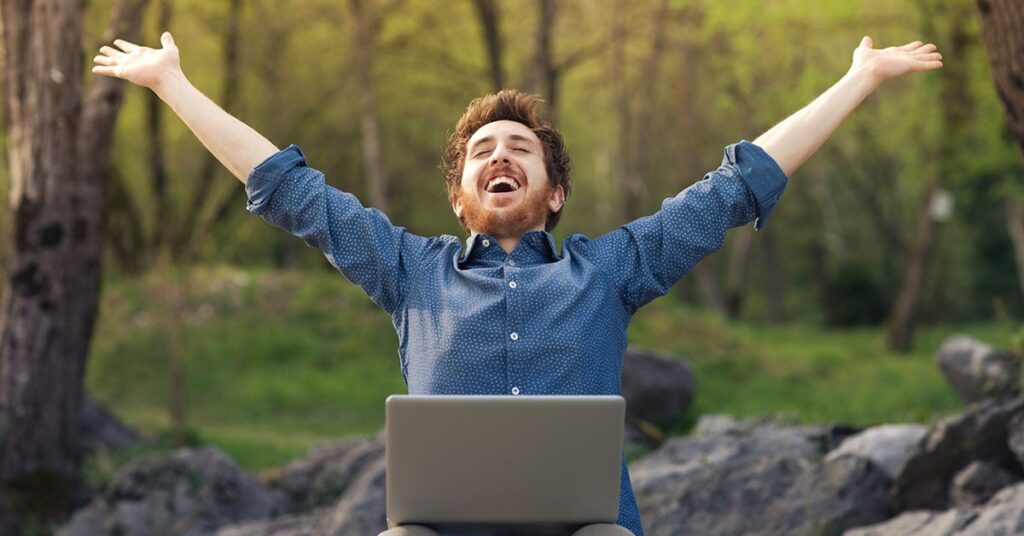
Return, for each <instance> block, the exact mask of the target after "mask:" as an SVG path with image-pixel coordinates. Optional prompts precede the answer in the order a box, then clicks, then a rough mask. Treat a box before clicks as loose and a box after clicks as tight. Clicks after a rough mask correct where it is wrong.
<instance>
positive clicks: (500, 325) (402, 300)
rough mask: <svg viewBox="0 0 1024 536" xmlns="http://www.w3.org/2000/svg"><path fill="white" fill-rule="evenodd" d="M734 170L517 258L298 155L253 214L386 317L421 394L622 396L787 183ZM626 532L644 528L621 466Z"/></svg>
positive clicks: (741, 151) (255, 189) (538, 243)
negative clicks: (631, 355) (669, 310)
mask: <svg viewBox="0 0 1024 536" xmlns="http://www.w3.org/2000/svg"><path fill="white" fill-rule="evenodd" d="M724 152H725V157H724V158H723V160H722V165H721V166H720V167H719V168H718V169H717V170H715V171H712V172H710V173H708V174H707V175H706V176H705V177H704V179H703V180H701V181H699V182H697V183H695V184H693V185H691V186H690V187H688V188H686V189H685V190H683V191H682V192H681V193H679V194H678V195H677V196H675V197H672V198H669V199H666V200H665V201H664V202H663V203H662V206H661V210H659V211H658V212H656V213H655V214H653V215H651V216H647V217H643V218H640V219H637V220H635V221H632V222H630V223H628V224H626V225H623V226H622V227H620V228H618V229H616V230H614V231H612V232H610V233H608V234H606V235H603V236H600V237H598V238H595V239H593V240H591V239H588V238H587V237H586V236H583V235H573V236H570V237H568V238H566V239H565V240H564V242H563V244H562V251H561V253H559V252H558V251H557V249H556V247H555V243H554V239H553V238H552V236H551V235H550V234H549V233H546V232H541V231H534V232H530V233H527V234H526V235H524V236H523V238H522V240H521V241H520V243H519V244H518V246H516V248H515V250H514V251H512V252H511V253H506V252H505V251H504V250H503V249H502V248H501V246H500V245H498V242H497V241H496V240H495V239H494V238H493V237H490V236H487V235H484V234H480V235H475V236H472V237H470V238H469V239H468V241H467V243H466V246H465V247H463V245H462V243H461V241H460V240H459V239H458V238H457V237H454V236H447V235H445V236H439V237H423V236H417V235H415V234H412V233H410V232H408V231H407V230H406V229H404V228H402V227H398V226H395V225H393V224H391V222H390V221H389V220H388V218H387V217H386V216H385V215H384V214H383V213H381V212H380V211H379V210H376V209H372V208H365V207H363V206H362V205H361V204H360V202H359V201H358V200H357V199H356V198H355V197H354V196H353V195H351V194H349V193H346V192H342V191H340V190H337V189H335V188H333V187H331V186H328V185H327V184H326V183H325V182H324V175H323V173H321V172H320V171H318V170H316V169H314V168H311V167H308V166H307V165H306V160H305V156H304V155H303V153H302V151H301V150H300V149H299V148H298V147H297V146H296V145H294V144H293V145H290V146H289V147H287V148H286V149H284V150H282V151H280V152H278V153H276V154H275V155H273V156H271V157H269V158H268V159H266V160H265V161H263V162H262V163H260V164H259V165H258V166H257V167H256V168H255V169H254V170H253V171H252V173H251V174H250V176H249V179H248V182H247V184H246V194H247V195H248V203H247V208H248V210H249V211H250V212H252V213H254V214H257V215H259V216H260V217H262V218H263V219H265V220H266V221H268V222H270V223H271V224H273V225H275V226H278V227H280V228H282V229H284V230H286V231H288V232H290V233H292V234H294V235H296V236H298V237H300V238H302V239H303V240H304V241H305V242H306V244H308V245H309V246H311V247H315V248H319V249H320V250H322V251H323V253H324V255H326V257H327V259H328V260H329V261H330V263H331V264H332V265H333V266H334V267H335V268H337V269H338V270H339V271H340V272H341V273H342V274H343V275H344V276H345V277H346V278H348V279H349V280H351V281H352V282H353V283H355V284H356V285H359V286H360V287H361V288H362V289H363V290H364V291H365V292H366V293H367V295H369V297H370V299H372V300H373V301H374V303H376V304H377V305H379V306H380V307H381V308H383V309H384V310H385V311H387V312H388V313H389V314H390V315H391V318H392V320H393V323H394V327H395V331H396V332H397V334H398V340H399V350H398V354H399V355H398V357H399V361H400V364H401V371H402V376H403V378H404V379H405V382H406V384H407V385H408V388H409V393H410V394H438V395H440V394H480V395H484V394H486V395H496V394H500V395H617V394H619V393H620V391H619V380H620V375H621V370H622V358H623V353H624V352H625V349H626V342H627V340H626V328H627V326H628V325H629V321H630V319H631V318H632V316H633V314H634V313H635V312H636V311H637V310H638V309H639V308H640V307H642V306H643V305H644V304H646V303H648V302H650V301H651V300H653V299H655V298H657V297H659V296H662V295H664V294H666V293H667V292H668V291H669V289H670V288H671V286H672V285H673V283H675V282H676V281H677V280H678V279H680V278H681V277H683V275H684V274H686V273H687V272H688V271H690V269H692V268H693V267H694V266H695V265H696V264H697V263H698V262H699V261H700V260H701V259H702V258H704V257H705V256H707V255H710V254H711V253H714V252H715V251H717V250H719V249H720V248H721V247H722V245H723V241H724V240H725V233H726V230H728V229H729V228H731V227H736V226H740V225H744V224H746V223H748V222H750V221H752V220H755V219H756V220H757V221H756V223H755V229H760V228H761V227H763V226H764V224H765V220H766V218H767V217H768V215H769V214H770V213H771V211H772V208H773V207H774V205H775V204H776V203H777V202H778V201H779V198H780V196H781V195H782V192H783V190H785V188H786V183H787V179H786V176H785V174H784V173H783V172H782V170H781V169H780V168H779V166H778V165H777V164H776V162H775V161H774V160H773V159H772V158H771V157H770V156H769V155H768V154H767V153H765V152H764V151H763V150H762V149H761V148H760V147H758V146H756V145H754V144H752V143H750V142H748V141H745V140H744V141H741V142H739V143H736V144H732V145H729V146H727V147H726V148H725V151H724ZM618 524H619V525H622V526H624V527H626V528H628V529H630V530H631V531H632V532H633V533H634V534H636V535H637V536H642V534H643V528H642V526H641V523H640V514H639V511H638V510H637V505H636V499H635V498H634V495H633V489H632V486H631V485H630V481H629V472H628V469H627V467H626V462H625V459H623V462H622V477H621V494H620V508H619V519H618Z"/></svg>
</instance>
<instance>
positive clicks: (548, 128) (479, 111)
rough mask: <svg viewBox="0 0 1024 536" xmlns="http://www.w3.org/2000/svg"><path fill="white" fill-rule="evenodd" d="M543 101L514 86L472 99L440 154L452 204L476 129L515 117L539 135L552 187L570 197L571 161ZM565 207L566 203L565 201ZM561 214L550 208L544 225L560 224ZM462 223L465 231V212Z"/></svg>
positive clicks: (550, 226) (455, 197) (567, 197)
mask: <svg viewBox="0 0 1024 536" xmlns="http://www.w3.org/2000/svg"><path fill="white" fill-rule="evenodd" d="M542 102H544V100H543V99H542V98H540V96H538V95H530V94H527V93H523V92H521V91H517V90H514V89H503V90H501V91H499V92H497V93H494V94H491V95H485V96H483V97H478V98H476V99H473V100H472V101H471V102H470V103H469V107H468V108H466V113H464V114H462V117H460V118H459V122H458V123H456V124H455V131H454V132H452V133H451V135H450V136H448V146H447V147H446V148H445V150H444V154H443V155H442V156H441V165H440V168H441V171H442V172H444V182H445V186H446V187H447V189H448V201H449V202H450V203H452V204H454V203H455V200H456V199H457V198H458V195H459V189H460V188H461V185H462V169H463V166H464V165H465V163H466V145H467V144H468V143H469V139H470V138H471V137H472V136H473V133H474V132H476V131H477V130H479V129H480V127H482V126H484V125H486V124H488V123H493V122H495V121H503V120H507V121H515V122H517V123H522V124H523V125H526V127H527V128H529V129H530V130H531V131H533V133H534V134H536V135H537V137H538V138H540V142H541V145H542V146H543V147H544V163H545V168H546V169H547V172H548V180H549V181H550V182H551V187H552V188H557V187H559V186H561V187H562V189H563V190H564V191H565V198H566V199H569V193H570V192H571V191H572V178H571V177H570V176H569V173H570V170H571V168H572V161H571V160H570V158H569V153H568V151H567V150H566V148H565V142H564V141H562V135H561V134H560V133H559V132H558V130H556V129H555V126H554V125H552V124H551V122H550V121H548V120H547V119H544V118H543V117H541V116H540V114H539V113H538V111H537V108H538V107H539V105H540V104H541V103H542ZM562 207H563V208H564V207H565V205H564V204H563V205H562ZM561 217H562V209H561V208H560V209H558V211H556V212H551V211H548V218H547V221H546V222H545V224H544V229H545V230H547V231H551V230H552V229H554V228H555V226H556V225H558V220H559V219H560V218H561ZM459 223H460V224H461V225H462V228H463V229H465V230H466V232H467V233H468V232H470V231H469V229H468V228H467V227H466V219H465V217H464V216H460V217H459Z"/></svg>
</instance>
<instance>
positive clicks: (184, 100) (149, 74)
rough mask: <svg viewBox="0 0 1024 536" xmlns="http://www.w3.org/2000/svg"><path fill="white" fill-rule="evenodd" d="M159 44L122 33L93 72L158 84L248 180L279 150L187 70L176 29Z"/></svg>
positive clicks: (218, 153)
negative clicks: (142, 43)
mask: <svg viewBox="0 0 1024 536" xmlns="http://www.w3.org/2000/svg"><path fill="white" fill-rule="evenodd" d="M160 43H161V44H162V45H163V48H159V49H153V48H149V47H144V46H139V45H136V44H133V43H129V42H128V41H124V40H122V39H116V40H115V41H114V45H116V46H117V48H114V47H110V46H106V45H104V46H103V47H100V54H99V55H97V56H96V57H95V58H93V61H94V62H95V64H96V65H94V66H93V68H92V72H94V73H96V74H102V75H106V76H113V77H116V78H122V79H124V80H127V81H129V82H131V83H133V84H137V85H140V86H142V87H147V88H149V89H151V90H153V91H154V92H155V93H156V94H157V95H158V96H159V97H160V99H161V100H163V101H164V102H166V103H167V105H168V106H170V107H171V109H172V110H174V112H175V113H177V114H178V116H179V117H181V119H182V121H184V122H185V124H186V125H187V126H188V128H189V129H190V130H192V132H193V133H194V134H195V135H196V137H197V138H199V141H201V142H202V143H203V145H205V146H206V148H207V149H209V151H210V152H211V153H213V156H215V157H217V160H220V163H221V164H224V167H226V168H228V171H230V172H231V174H232V175H234V176H235V177H237V178H238V180H240V181H242V182H243V183H245V182H246V181H247V180H248V177H249V173H250V172H251V171H252V170H253V168H255V167H256V165H257V164H259V163H260V162H263V161H264V160H266V159H267V158H269V157H270V156H272V155H274V154H275V153H277V152H278V151H279V150H280V149H278V148H277V146H275V145H274V144H273V143H271V142H270V140H268V139H267V138H265V137H263V136H262V135H261V134H260V133H259V132H256V131H255V130H253V129H252V127H250V126H249V125H246V124H245V123H243V122H241V121H239V120H238V119H236V118H235V117H234V116H232V115H231V114H229V113H227V112H225V111H224V110H223V109H222V108H221V107H220V106H217V105H216V104H215V103H214V102H213V101H211V100H210V99H209V98H207V97H206V95H203V94H202V93H201V92H200V91H199V90H198V89H196V88H195V86H193V85H192V84H191V83H190V82H189V81H188V79H187V78H186V77H185V73H184V72H183V71H182V70H181V64H180V60H179V56H178V47H177V45H175V44H174V38H173V37H172V36H171V34H170V32H164V33H163V35H161V36H160Z"/></svg>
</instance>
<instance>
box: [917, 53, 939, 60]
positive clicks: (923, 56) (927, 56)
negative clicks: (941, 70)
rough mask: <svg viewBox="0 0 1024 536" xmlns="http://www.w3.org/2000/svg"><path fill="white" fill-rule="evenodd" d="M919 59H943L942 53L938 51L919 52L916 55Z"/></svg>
mask: <svg viewBox="0 0 1024 536" xmlns="http://www.w3.org/2000/svg"><path fill="white" fill-rule="evenodd" d="M914 59H915V60H917V61H938V60H941V59H942V54H939V53H938V52H932V53H931V54H918V55H916V56H914Z"/></svg>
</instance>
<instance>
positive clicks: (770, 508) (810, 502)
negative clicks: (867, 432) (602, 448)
mask: <svg viewBox="0 0 1024 536" xmlns="http://www.w3.org/2000/svg"><path fill="white" fill-rule="evenodd" d="M712 429H714V432H715V433H709V431H710V430H712ZM833 429H834V428H833V427H797V426H777V425H751V424H749V423H737V422H735V421H733V422H731V423H730V422H727V421H726V420H725V419H722V418H715V419H714V420H706V421H705V422H704V424H703V426H700V425H699V426H698V430H700V431H701V432H702V433H704V434H707V435H703V436H701V435H698V436H696V437H684V438H677V439H672V440H670V441H668V442H667V443H665V445H664V446H662V447H661V448H660V449H658V450H657V451H655V452H653V453H651V454H650V455H649V456H647V457H646V458H643V459H642V460H640V461H638V462H635V463H634V464H632V466H631V471H630V472H631V476H632V480H633V487H634V491H635V492H636V495H637V501H638V504H639V506H640V510H641V514H642V517H643V518H644V521H645V526H646V527H647V529H648V530H647V533H648V534H650V535H652V536H658V535H676V534H702V535H709V536H714V535H719V534H721V535H732V534H753V533H770V534H801V533H815V534H818V533H823V534H840V533H841V532H842V531H843V530H845V529H847V528H850V527H854V526H857V525H863V524H867V523H874V522H877V521H881V520H883V519H886V518H887V517H888V516H889V515H891V504H890V503H891V497H890V484H891V482H890V480H889V478H888V477H887V476H886V475H885V473H884V472H883V471H882V470H881V469H879V468H878V467H877V466H876V465H874V464H873V463H871V462H869V461H867V460H864V459H861V458H857V457H854V456H842V457H837V458H836V459H834V460H832V461H829V462H827V463H824V464H823V463H821V459H822V453H823V452H824V451H823V448H822V447H823V445H824V444H826V443H827V442H828V441H827V437H829V436H830V435H831V433H832V431H833ZM752 512H756V513H757V514H756V515H751V513H752Z"/></svg>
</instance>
